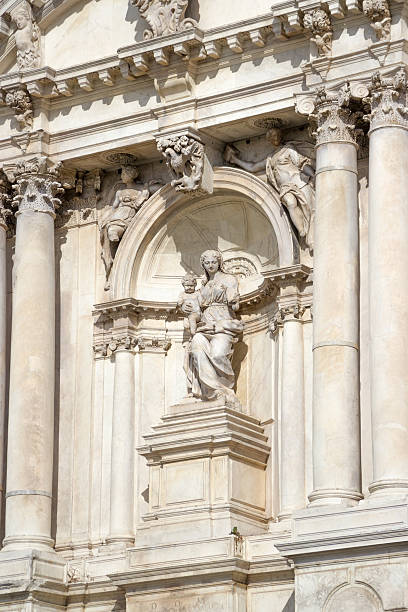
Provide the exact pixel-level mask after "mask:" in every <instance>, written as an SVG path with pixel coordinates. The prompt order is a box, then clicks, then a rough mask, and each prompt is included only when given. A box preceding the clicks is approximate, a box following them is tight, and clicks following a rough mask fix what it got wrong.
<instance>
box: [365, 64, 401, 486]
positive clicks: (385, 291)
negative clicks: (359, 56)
mask: <svg viewBox="0 0 408 612" xmlns="http://www.w3.org/2000/svg"><path fill="white" fill-rule="evenodd" d="M406 98H407V80H406V74H405V71H404V70H401V71H400V72H398V73H397V74H396V75H395V77H393V78H383V77H381V76H380V75H379V74H378V73H377V74H375V75H374V76H373V79H372V86H371V111H372V114H371V130H370V157H369V164H370V166H369V171H370V174H369V176H370V186H369V217H368V232H369V247H368V248H369V299H370V311H369V312H370V385H371V410H372V430H373V470H374V482H373V483H372V484H371V486H370V491H371V493H372V494H382V495H384V494H389V495H395V494H396V493H404V494H405V495H407V494H408V370H407V346H408V317H407V302H408V272H407V270H408V110H407V108H406Z"/></svg>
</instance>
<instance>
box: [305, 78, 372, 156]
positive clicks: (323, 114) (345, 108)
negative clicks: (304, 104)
mask: <svg viewBox="0 0 408 612" xmlns="http://www.w3.org/2000/svg"><path fill="white" fill-rule="evenodd" d="M350 101H351V89H350V84H349V83H345V85H343V87H341V88H340V89H339V90H338V91H337V92H335V91H328V90H327V89H326V88H325V87H324V86H321V87H318V88H317V90H316V98H315V113H314V114H313V115H312V116H311V117H312V118H313V119H314V120H315V121H316V122H317V129H316V132H315V136H316V142H317V144H318V145H319V144H324V143H325V142H336V141H339V142H344V141H347V142H353V143H355V142H357V139H358V137H359V136H360V135H361V134H362V130H361V129H360V128H356V123H357V122H358V120H359V119H362V117H363V113H362V112H361V111H355V112H353V111H352V110H351V108H350Z"/></svg>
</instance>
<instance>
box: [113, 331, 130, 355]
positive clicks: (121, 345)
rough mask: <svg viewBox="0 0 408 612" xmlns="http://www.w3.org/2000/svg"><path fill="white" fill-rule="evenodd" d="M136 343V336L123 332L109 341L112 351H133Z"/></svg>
mask: <svg viewBox="0 0 408 612" xmlns="http://www.w3.org/2000/svg"><path fill="white" fill-rule="evenodd" d="M136 344H137V340H136V338H133V337H132V336H130V335H127V334H123V335H122V336H115V337H114V338H112V340H111V341H110V342H109V345H108V348H109V350H110V351H111V353H116V351H133V350H134V348H135V346H136Z"/></svg>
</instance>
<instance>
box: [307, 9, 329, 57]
mask: <svg viewBox="0 0 408 612" xmlns="http://www.w3.org/2000/svg"><path fill="white" fill-rule="evenodd" d="M303 25H304V27H305V28H306V30H308V31H309V32H310V33H311V34H312V36H311V41H312V42H314V43H315V45H316V47H317V50H318V53H319V55H322V56H324V57H330V56H331V52H332V40H333V26H332V24H331V20H330V15H329V14H328V13H327V12H326V11H325V10H324V9H322V8H316V9H313V10H311V11H308V12H306V13H305V14H304V17H303Z"/></svg>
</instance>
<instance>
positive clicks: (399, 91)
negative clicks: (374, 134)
mask: <svg viewBox="0 0 408 612" xmlns="http://www.w3.org/2000/svg"><path fill="white" fill-rule="evenodd" d="M406 101H407V75H406V72H405V70H404V68H401V70H399V71H398V72H397V74H395V75H394V76H393V77H384V76H381V74H380V73H379V72H376V73H375V74H374V75H373V76H372V79H371V86H370V96H369V97H368V102H369V103H370V104H371V115H370V118H371V129H372V130H373V129H375V128H377V127H384V126H387V125H396V126H402V127H408V108H407V106H406Z"/></svg>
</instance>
